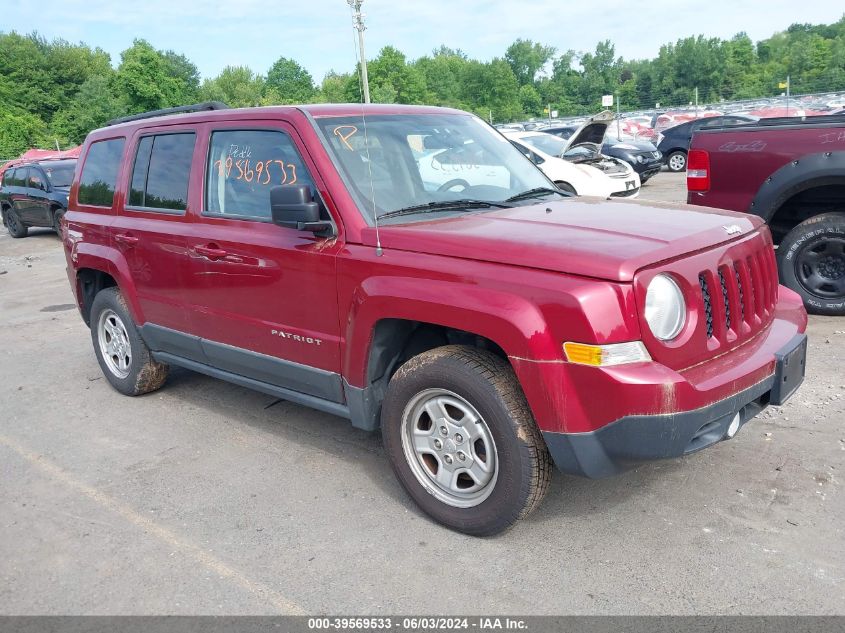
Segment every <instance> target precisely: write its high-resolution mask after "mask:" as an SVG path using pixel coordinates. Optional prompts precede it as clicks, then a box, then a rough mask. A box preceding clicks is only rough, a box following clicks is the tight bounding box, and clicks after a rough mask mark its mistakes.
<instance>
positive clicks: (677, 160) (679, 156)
mask: <svg viewBox="0 0 845 633" xmlns="http://www.w3.org/2000/svg"><path fill="white" fill-rule="evenodd" d="M673 159H674V160H673ZM666 166H667V167H668V168H669V171H673V172H676V173H677V172H680V171H684V170H685V169H686V168H687V153H686V152H685V151H683V150H680V149H678V150H675V151H674V152H672V153H671V154H669V155H668V156H667V157H666Z"/></svg>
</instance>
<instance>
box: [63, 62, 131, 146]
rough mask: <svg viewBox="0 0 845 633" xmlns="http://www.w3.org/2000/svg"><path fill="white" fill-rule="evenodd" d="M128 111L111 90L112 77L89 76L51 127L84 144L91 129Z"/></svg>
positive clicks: (65, 136)
mask: <svg viewBox="0 0 845 633" xmlns="http://www.w3.org/2000/svg"><path fill="white" fill-rule="evenodd" d="M122 114H125V110H124V105H123V104H121V102H120V100H119V99H118V98H117V97H116V96H115V95H114V94H113V93H112V90H111V86H110V83H109V80H108V79H106V78H105V77H101V76H99V75H94V76H93V77H90V78H89V79H88V80H87V81H86V82H85V83H84V84H82V87H81V88H80V89H79V92H77V93H76V95H75V96H74V97H73V99H71V101H70V103H69V104H68V105H67V107H65V108H64V109H62V110H60V111H59V112H58V113H57V114H56V116H55V117H54V118H53V124H52V129H53V131H54V132H55V133H56V134H57V135H59V136H60V137H61V138H63V139H66V140H67V141H69V142H70V143H74V144H76V143H81V142H82V141H83V140H85V136H86V135H87V134H88V132H90V131H91V130H94V129H96V128H98V127H102V125H103V124H104V123H106V122H107V121H109V120H110V119H114V118H115V117H118V116H121V115H122Z"/></svg>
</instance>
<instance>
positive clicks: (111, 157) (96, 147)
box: [77, 138, 126, 207]
mask: <svg viewBox="0 0 845 633" xmlns="http://www.w3.org/2000/svg"><path fill="white" fill-rule="evenodd" d="M125 142H126V139H123V138H115V139H110V140H108V141H97V142H96V143H92V144H91V148H90V149H89V150H88V157H87V158H86V159H85V164H84V165H83V167H82V174H81V175H80V177H79V193H78V194H77V199H78V200H79V204H90V205H93V206H98V207H111V206H112V204H113V203H114V188H115V184H116V183H117V174H118V172H119V171H120V159H121V158H122V157H123V145H124V143H125Z"/></svg>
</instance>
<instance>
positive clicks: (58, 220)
mask: <svg viewBox="0 0 845 633" xmlns="http://www.w3.org/2000/svg"><path fill="white" fill-rule="evenodd" d="M64 215H65V210H64V209H62V208H61V207H59V208H58V209H54V210H53V230H54V231H55V232H56V235H58V236H59V237H61V236H62V218H63V217H64Z"/></svg>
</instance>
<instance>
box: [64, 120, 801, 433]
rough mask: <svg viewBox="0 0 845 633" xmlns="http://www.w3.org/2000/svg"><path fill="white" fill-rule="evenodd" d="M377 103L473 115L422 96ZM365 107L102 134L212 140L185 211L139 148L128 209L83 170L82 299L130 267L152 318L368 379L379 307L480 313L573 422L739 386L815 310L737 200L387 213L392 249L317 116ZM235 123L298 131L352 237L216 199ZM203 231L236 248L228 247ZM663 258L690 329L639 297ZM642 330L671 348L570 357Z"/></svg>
mask: <svg viewBox="0 0 845 633" xmlns="http://www.w3.org/2000/svg"><path fill="white" fill-rule="evenodd" d="M367 111H368V112H370V113H379V114H401V113H403V112H414V113H418V112H428V111H431V112H436V113H439V114H444V113H445V114H449V113H454V114H455V115H456V116H458V115H459V116H467V115H466V114H465V113H459V112H458V111H448V110H444V109H437V108H415V107H405V106H372V107H370V108H369V109H368V110H367ZM360 113H361V106H354V105H338V106H307V107H303V108H302V109H298V108H294V107H273V108H260V109H250V110H223V111H217V112H203V113H198V114H187V115H180V116H178V117H164V118H159V119H156V120H155V121H154V122H151V121H138V122H133V123H128V124H123V125H119V126H114V127H112V128H106V129H104V130H99V131H96V132H94V133H92V134H91V135H89V138H88V139H86V142H85V145H84V146H83V149H82V156H83V160H84V157H85V156H86V155H87V153H88V150H89V148H90V145H91V143H92V142H94V141H96V140H101V139H105V138H110V137H115V136H121V135H122V136H125V137H126V138H127V143H126V147H125V150H124V152H125V157H126V156H134V151H135V146H136V142H137V137H138V136H139V134H140V133H141V132H142V131H143V132H144V133H146V132H147V131H148V130H150V129H151V128H152V127H153V125H154V126H155V128H156V129H158V130H162V129H172V130H181V129H193V130H195V131H196V133H197V143H196V148H195V158H194V165H193V169H192V171H191V180H190V189H189V199H188V208H187V210H186V212H185V213H184V215H178V214H177V215H166V214H160V213H144V212H133V211H130V210H126V209H125V207H124V201H125V198H126V189H127V187H128V179H129V177H130V174H129V172H130V171H131V162H132V161H131V160H127V159H126V158H124V161H123V164H124V165H125V167H124V169H123V170H122V171H121V174H120V177H119V181H118V187H117V193H116V195H115V204H114V208H113V209H105V208H96V207H84V206H81V205H79V204H78V200H77V192H78V184H77V183H74V186H73V188H72V190H71V194H70V204H69V209H68V212H67V214H66V216H65V220H66V225H67V230H66V231H65V235H64V244H65V249H66V253H67V259H68V274H69V276H70V278H71V283H72V286H73V288H74V291H75V292H76V293H77V299H78V300H79V301H80V305H81V297H79V287H78V284H77V282H76V274H77V272H78V271H79V270H81V269H86V268H88V269H93V270H99V271H103V272H105V273H107V274H108V275H111V276H112V277H113V278H114V279H115V280H116V282H117V284H118V285H119V286H120V288H121V290H122V292H123V294H124V296H126V298H127V301H128V302H129V306H130V309H131V312H132V314H133V317H134V318H135V320H136V321H137V322H138V323H139V324H144V323H153V324H156V325H163V326H166V327H170V328H172V329H177V330H182V331H184V332H187V333H190V334H194V335H196V336H200V337H205V338H208V339H211V340H213V341H217V342H221V343H224V344H226V345H230V346H232V347H237V348H242V349H245V350H250V351H254V352H259V353H261V354H264V355H266V356H271V357H276V358H279V359H282V360H286V361H291V362H294V363H298V364H301V365H305V366H310V367H314V368H318V369H321V370H326V371H330V372H337V373H338V374H340V375H342V377H343V378H344V379H345V381H346V382H347V383H348V384H349V385H352V386H353V387H359V388H364V387H367V384H368V374H367V369H368V361H369V356H370V348H371V343H372V337H373V332H374V328H375V327H376V325H377V324H378V323H379V322H380V321H382V320H384V319H407V320H412V321H421V322H426V323H430V324H436V325H442V326H446V327H449V328H455V329H459V330H464V331H467V332H471V333H473V334H476V335H478V336H481V337H485V338H487V339H489V340H491V341H493V342H494V343H496V344H497V345H498V346H499V347H501V349H502V350H504V352H505V353H506V354H507V355H508V357H509V359H510V362H511V364H512V366H513V368H514V370H515V372H516V374H517V376H518V378H519V380H520V382H521V384H522V387H523V390H524V391H525V394H526V396H527V398H528V402H529V404H530V406H531V409H532V411H533V413H534V416H535V418H536V419H537V422H538V424H539V426H540V428H541V429H542V430H544V431H567V432H582V431H589V430H594V429H597V428H600V427H602V426H604V425H607V424H609V423H611V422H613V421H615V420H617V419H619V418H620V417H623V416H627V415H635V414H649V413H668V412H675V411H688V410H692V409H696V408H699V407H702V406H705V405H707V404H710V403H713V402H717V401H719V400H721V399H724V398H726V397H728V396H730V395H731V394H733V393H736V392H738V391H740V390H742V389H744V388H746V387H748V386H751V385H754V384H756V383H757V382H760V381H761V380H763V379H764V378H766V377H768V376H770V375H771V374H772V372H773V370H774V353H775V351H777V350H779V349H780V348H781V347H782V346H783V345H784V344H785V343H786V342H787V341H789V340H790V338H791V337H792V336H793V335H794V334H795V333H797V332H802V331H803V330H804V329H805V326H806V315H805V313H804V311H803V308H802V307H801V305H800V301H798V299H797V298H796V296H795V295H794V294H793V293H791V292H789V291H787V290H785V289H783V288H781V289H779V290H778V287H777V281H776V279H777V277H776V272H775V270H774V268H773V266H772V264H771V262H770V261H769V259H770V255H771V238H770V237H769V234H768V229H767V228H765V227H761V222H760V221H759V220H758V219H756V218H752V217H750V216H740V215H737V214H732V213H729V212H722V211H711V210H702V209H690V208H684V209H682V210H679V209H678V207H677V205H675V206H673V205H660V204H650V205H649V204H645V203H638V202H627V201H626V202H620V201H616V202H597V201H587V200H579V199H571V200H564V201H560V202H555V203H551V204H548V205H546V204H540V205H532V206H525V207H520V208H514V209H505V210H500V211H491V212H484V213H472V214H467V215H464V216H461V217H457V218H453V219H448V220H440V221H429V222H418V223H412V224H406V225H401V226H397V225H392V226H383V227H382V228H381V231H380V238H381V244H382V247H383V255H381V256H379V255H378V254H377V249H376V248H375V246H376V243H377V241H376V232H375V229H374V228H373V227H371V226H369V225H368V223H367V221H366V219H365V217H364V215H363V214H362V213H361V212H360V210H359V209H358V208H357V206H356V204H355V202H354V200H353V199H352V197H351V196H350V194H349V192H348V191H347V190H346V187H345V185H344V184H343V181H342V180H341V178H340V176H339V174H338V172H337V170H336V168H335V166H334V164H333V162H332V160H331V158H330V157H329V155H328V154H327V152H326V150H325V149H324V147H323V145H322V142H321V140H320V137H319V135H318V133H317V132H316V130H315V128H314V125H313V124H312V121H311V120H309V119H310V118H311V117H323V116H349V115H356V114H360ZM231 128H249V129H253V128H262V129H264V128H268V129H278V130H283V131H287V132H288V133H289V134H290V135H291V138H292V139H293V141H294V143H295V145H296V147H297V149H298V151H299V153H300V154H301V156H302V159H303V161H304V163H305V164H306V166H307V168H308V169H309V171H310V172H311V176H312V177H313V180H314V183H315V187H316V188H317V190H318V191H319V193H320V196H321V197H322V199H323V200H324V202H325V205H326V207H327V208H328V211H329V213H330V215H331V217H332V220H333V222H334V223H335V225H336V229H337V235H336V237H335V238H332V239H325V238H319V237H315V236H314V235H313V234H311V233H308V232H303V231H296V230H294V229H290V228H283V227H280V226H276V225H274V224H272V223H269V222H254V221H244V220H241V219H236V218H221V217H214V218H211V217H206V216H204V215H203V214H202V211H203V209H202V206H203V200H204V192H203V188H204V182H205V180H204V178H205V176H204V169H205V167H204V165H205V156H206V152H207V148H208V138H209V135H210V133H211V132H212V131H213V130H217V129H231ZM127 165H128V166H127ZM77 177H78V176H77ZM726 224H731V225H737V226H738V227H739V231H740V232H739V234H738V235H731V234H730V233H728V232H726V231H725V229H724V226H725V225H726ZM118 234H132V235H135V236H137V237H139V238H140V241H139V243H138V246H126V245H125V244H124V245H120V244H118V243H116V242H115V236H117V235H118ZM198 247H199V248H208V247H215V248H217V249H219V250H222V251H225V252H226V253H227V254H226V256H225V257H223V258H218V259H216V260H210V259H208V258H205V257H203V256H201V254H200V252H199V251H197V248H198ZM767 253H768V254H767ZM749 258H750V261H752V263H753V264H754V265H753V266H749V267H747V268H744V269H742V270H741V271H740V272H739V273H738V274H739V278H738V279H739V281H734V282H731V283H732V284H733V285H730V288H729V292H728V304H727V306H728V307H732V308H733V310H734V311H735V313H741V312H742V310H743V309H746V310H748V312H747V313H745V314H743V315H742V317H741V318H740V320H739V321H735V322H734V323H733V327H732V328H727V327H725V326H722V325H720V324H725V323H726V304H724V302H722V303H719V301H721V294H720V295H719V298H717V300H715V301H714V303H713V306H712V308H713V310H714V311H715V314H716V316H717V317H719V318H718V319H717V320H718V323H716V322H715V321H714V328H715V329H714V335H713V337H712V338H709V339H708V337H707V336H706V334H705V332H704V324H703V321H702V314H701V311H702V305H701V300H702V299H701V296H702V295H701V290H700V289H699V286H698V284H699V281H698V279H699V275H700V274H702V273H706V274H707V275H711V277H712V275H716V274H717V273H718V271H719V270H721V269H722V268H723V267H724V266H730V265H733V263H734V262H736V261H743V262H745V261H749ZM659 271H670V272H671V273H672V274H673V275H674V276H675V277H676V279H677V280H678V281H679V284H680V285H681V286H682V289H683V290H684V293H685V295H686V297H687V303H688V309H689V318H688V325H687V326H686V329H685V330H684V332H683V333H682V335H681V336H680V338H679V339H678V340H677V341H676V342H674V343H672V344H664V343H661V342H659V341H657V340H655V339H654V338H653V337H651V335H650V334H649V329H648V327H647V325H646V324H645V323H644V321H643V320H642V318H641V316H640V315H641V314H642V313H643V309H644V301H645V296H644V295H645V286H646V284H647V283H648V281H649V280H650V278H651V277H652V276H653V275H654V274H656V273H657V272H659ZM715 280H716V277H712V278H711V283H716V282H715ZM743 282H744V284H745V285H744V287H745V288H748V287H750V286H751V285H752V284H753V285H754V286H755V288H759V291H760V293H761V294H760V296H759V298H755V300H754V301H757V303H754V302H753V301H752V300H751V299H750V298H749V297H750V295H748V294H746V298H745V299H744V300H743V302H742V303H741V302H740V299H739V284H740V283H743ZM755 297H756V296H755ZM743 306H746V307H745V308H743ZM758 308H759V309H758ZM720 311H721V312H720ZM719 315H721V316H719ZM720 327H721V328H722V329H719V328H720ZM272 330H284V331H287V332H290V333H292V334H296V335H299V336H303V337H312V338H319V339H320V340H321V341H322V343H321V344H320V345H307V346H304V345H301V344H297V343H295V342H293V341H291V340H286V339H284V338H279V337H278V336H274V335H271V331H272ZM638 340H642V341H643V342H644V343H645V345H646V347H647V348H648V350H649V352H650V354H651V355H652V357H653V359H654V360H653V362H646V363H638V364H632V365H624V366H618V367H610V368H602V369H599V368H595V367H586V366H580V365H574V364H570V363H567V362H565V361H564V357H563V352H562V343H563V342H564V341H576V342H582V343H594V344H606V343H621V342H628V341H638Z"/></svg>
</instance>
